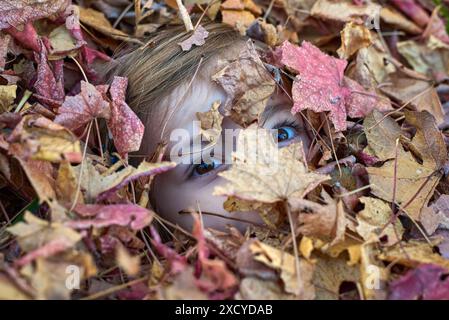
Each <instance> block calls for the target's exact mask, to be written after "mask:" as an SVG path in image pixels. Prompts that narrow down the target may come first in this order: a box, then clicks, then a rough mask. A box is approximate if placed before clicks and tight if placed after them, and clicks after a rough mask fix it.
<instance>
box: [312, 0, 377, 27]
mask: <svg viewBox="0 0 449 320" xmlns="http://www.w3.org/2000/svg"><path fill="white" fill-rule="evenodd" d="M380 9H381V6H380V5H378V4H377V3H374V2H366V3H365V4H363V5H356V4H354V3H353V1H351V0H342V1H333V0H318V1H316V2H315V4H314V5H313V7H312V10H311V12H310V14H311V15H312V16H314V17H317V18H321V19H326V20H336V21H342V22H349V21H356V22H359V23H364V22H365V18H366V17H377V16H378V15H379V13H380Z"/></svg>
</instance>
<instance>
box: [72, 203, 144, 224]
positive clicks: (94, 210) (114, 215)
mask: <svg viewBox="0 0 449 320" xmlns="http://www.w3.org/2000/svg"><path fill="white" fill-rule="evenodd" d="M74 211H75V212H76V213H77V214H78V215H79V216H80V217H82V218H87V219H78V220H71V221H67V222H65V223H64V225H66V226H68V227H70V228H74V229H88V228H90V227H95V228H104V227H107V226H110V225H119V226H129V227H130V228H131V229H133V230H141V229H143V228H145V227H146V226H147V225H149V224H150V222H151V220H152V219H153V212H152V211H150V210H148V209H145V208H142V207H140V206H138V205H133V204H109V205H101V204H77V205H76V206H75V208H74Z"/></svg>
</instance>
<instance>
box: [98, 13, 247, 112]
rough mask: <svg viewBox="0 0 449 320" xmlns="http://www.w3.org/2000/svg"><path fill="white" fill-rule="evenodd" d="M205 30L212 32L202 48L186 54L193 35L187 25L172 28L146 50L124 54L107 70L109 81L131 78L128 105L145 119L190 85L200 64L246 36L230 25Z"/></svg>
mask: <svg viewBox="0 0 449 320" xmlns="http://www.w3.org/2000/svg"><path fill="white" fill-rule="evenodd" d="M202 26H203V27H204V28H205V29H206V30H207V31H208V32H209V35H208V37H207V39H206V42H205V43H204V44H203V45H202V46H199V47H197V46H193V47H192V49H191V50H189V51H183V50H182V49H181V47H180V46H179V45H178V43H180V42H182V41H184V40H186V39H187V38H189V37H190V36H191V35H192V32H186V31H185V29H184V26H183V25H180V26H168V27H166V29H165V30H162V31H160V32H158V33H157V34H156V35H155V36H153V37H152V38H149V39H146V40H145V43H146V45H145V46H143V47H140V48H135V49H133V50H132V51H130V52H125V53H124V54H123V53H122V54H121V56H120V57H119V58H117V59H116V60H115V62H114V63H113V64H111V65H109V67H108V69H107V70H105V78H106V80H107V81H110V80H111V79H112V78H113V76H116V75H118V76H123V77H127V78H128V90H127V102H128V104H129V106H130V107H131V108H132V109H133V110H134V112H136V113H137V114H138V115H139V117H140V118H141V119H142V118H145V113H146V111H147V110H148V108H151V107H152V106H154V105H157V104H158V101H161V100H162V99H163V98H164V97H166V96H168V95H169V94H170V93H171V92H172V91H173V89H175V88H176V87H178V86H180V85H182V84H183V83H185V82H188V81H189V80H190V79H191V78H192V76H193V74H194V73H195V71H196V69H197V68H198V64H199V63H200V61H202V62H201V63H202V65H204V64H206V63H207V62H208V61H209V60H210V59H211V58H212V57H214V56H216V55H218V54H220V53H221V52H223V51H224V50H226V49H229V48H232V46H233V45H235V44H236V43H237V42H239V41H242V36H241V35H240V34H239V33H238V32H237V31H235V30H234V29H233V28H232V27H230V26H228V25H225V24H222V23H214V22H207V23H204V24H202Z"/></svg>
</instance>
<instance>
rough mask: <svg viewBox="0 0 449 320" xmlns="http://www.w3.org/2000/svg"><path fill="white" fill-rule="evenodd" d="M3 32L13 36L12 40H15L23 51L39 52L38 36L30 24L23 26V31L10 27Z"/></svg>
mask: <svg viewBox="0 0 449 320" xmlns="http://www.w3.org/2000/svg"><path fill="white" fill-rule="evenodd" d="M5 31H6V32H7V33H9V34H10V35H11V36H13V37H14V39H16V41H17V42H18V43H19V44H20V45H21V46H22V47H24V48H25V49H30V50H33V51H35V52H39V51H40V50H41V45H40V43H39V36H38V34H37V32H36V29H34V27H33V24H32V23H31V22H28V23H27V24H25V25H24V26H23V30H19V29H17V28H16V27H11V28H8V29H6V30H5Z"/></svg>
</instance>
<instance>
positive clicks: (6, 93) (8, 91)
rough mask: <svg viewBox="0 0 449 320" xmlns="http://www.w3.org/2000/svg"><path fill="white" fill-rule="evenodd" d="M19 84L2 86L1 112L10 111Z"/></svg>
mask: <svg viewBox="0 0 449 320" xmlns="http://www.w3.org/2000/svg"><path fill="white" fill-rule="evenodd" d="M16 90H17V85H15V84H10V85H6V86H0V112H6V111H9V110H10V108H11V105H12V104H13V103H14V100H15V99H16Z"/></svg>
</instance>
